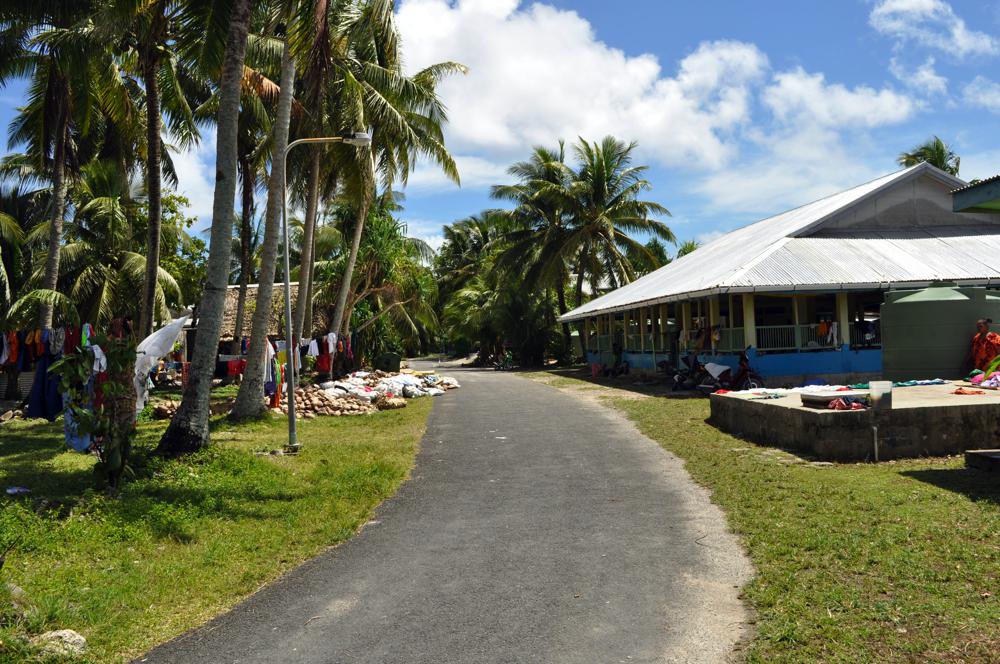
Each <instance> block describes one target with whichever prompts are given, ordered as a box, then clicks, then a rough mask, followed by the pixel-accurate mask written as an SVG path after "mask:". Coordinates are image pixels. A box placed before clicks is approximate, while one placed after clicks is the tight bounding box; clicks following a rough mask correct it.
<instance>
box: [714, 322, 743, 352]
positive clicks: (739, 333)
mask: <svg viewBox="0 0 1000 664" xmlns="http://www.w3.org/2000/svg"><path fill="white" fill-rule="evenodd" d="M745 340H746V334H745V333H744V331H743V328H742V327H734V328H723V329H721V330H719V341H718V342H716V344H715V347H716V348H717V349H718V350H724V351H740V350H743V349H744V348H746V344H745V343H744V341H745Z"/></svg>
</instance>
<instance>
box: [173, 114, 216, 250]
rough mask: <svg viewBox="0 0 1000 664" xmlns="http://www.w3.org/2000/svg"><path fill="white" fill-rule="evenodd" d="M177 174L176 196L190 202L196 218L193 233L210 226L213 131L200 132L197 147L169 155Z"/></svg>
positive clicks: (213, 159) (213, 179)
mask: <svg viewBox="0 0 1000 664" xmlns="http://www.w3.org/2000/svg"><path fill="white" fill-rule="evenodd" d="M170 156H171V157H172V159H173V162H174V170H175V171H177V181H178V182H177V193H179V194H181V195H183V196H185V197H186V198H187V199H188V200H189V201H191V208H190V213H191V215H193V216H195V217H198V221H199V223H198V226H197V228H196V229H195V230H197V231H199V232H201V231H203V230H205V229H206V228H208V227H209V226H211V224H212V203H213V201H214V198H215V128H214V127H212V128H208V129H205V130H204V134H203V135H202V139H201V141H200V142H199V144H198V145H197V146H195V147H193V148H191V149H189V150H183V151H180V152H172V153H171V155H170Z"/></svg>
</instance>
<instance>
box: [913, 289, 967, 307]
mask: <svg viewBox="0 0 1000 664" xmlns="http://www.w3.org/2000/svg"><path fill="white" fill-rule="evenodd" d="M968 301H969V296H968V295H965V294H964V293H961V292H959V291H958V289H955V288H948V287H947V286H945V287H940V286H939V287H931V288H924V289H921V290H918V291H917V292H915V293H913V294H911V295H907V296H905V297H901V298H899V299H898V300H896V302H895V304H909V303H914V302H968Z"/></svg>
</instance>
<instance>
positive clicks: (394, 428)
mask: <svg viewBox="0 0 1000 664" xmlns="http://www.w3.org/2000/svg"><path fill="white" fill-rule="evenodd" d="M430 408H431V399H417V400H414V401H411V402H410V403H409V405H408V407H407V408H405V409H402V410H394V411H385V412H380V413H377V414H374V415H371V416H367V417H340V418H332V417H325V418H316V419H314V420H307V421H303V422H302V423H300V425H299V440H300V442H302V444H303V452H302V453H301V454H300V455H299V456H297V457H285V456H256V455H254V454H253V452H254V451H258V450H264V449H278V448H280V447H281V445H282V443H283V442H284V440H285V437H286V434H287V423H286V421H285V420H278V419H274V420H268V421H261V422H255V423H252V424H247V425H242V426H233V425H230V424H227V423H225V422H224V421H223V420H221V419H217V420H216V421H215V422H214V423H213V424H214V429H213V440H214V441H215V444H214V446H213V447H212V448H210V449H208V450H205V451H203V452H200V453H198V454H195V455H193V456H191V457H188V458H185V459H183V460H180V461H165V460H162V459H157V458H152V457H149V456H148V455H147V454H145V453H144V451H148V450H150V449H152V447H153V446H155V444H156V441H157V440H158V438H159V436H160V434H161V433H162V432H163V430H164V429H165V426H166V425H165V423H163V422H149V423H142V424H141V425H140V430H139V437H138V447H139V449H140V453H139V455H138V458H137V465H138V467H137V473H136V475H137V476H136V478H135V479H133V480H131V481H129V482H127V483H126V484H125V485H124V487H123V489H122V490H121V492H120V495H118V496H115V497H107V496H105V495H104V494H103V493H101V492H95V491H94V490H93V487H94V486H95V477H94V475H93V472H92V468H93V464H94V459H93V457H89V456H85V455H81V454H76V453H71V452H67V451H66V448H65V445H64V443H63V442H62V431H61V421H60V422H58V423H56V424H54V425H52V424H47V423H45V424H36V423H26V422H15V423H10V424H5V425H3V426H2V427H0V487H7V486H10V485H24V486H27V487H30V488H31V490H32V494H31V497H30V498H19V499H9V498H7V497H6V496H2V495H0V551H2V549H3V548H5V543H8V542H12V541H15V540H16V541H18V544H17V545H16V547H15V549H14V551H13V552H12V553H11V554H10V555H8V558H7V564H6V566H5V567H4V568H3V570H2V571H0V588H2V589H3V590H0V592H6V588H5V583H4V582H9V583H13V584H16V585H17V586H20V587H21V588H23V589H24V591H25V592H26V594H27V597H28V602H29V609H28V611H27V613H26V615H20V614H19V615H14V613H13V612H11V611H10V610H9V602H4V598H3V597H2V596H0V661H24V658H26V657H28V656H29V655H30V653H29V652H28V651H27V650H26V649H25V647H24V646H23V645H22V644H21V643H20V642H19V641H18V639H17V638H16V636H17V635H24V634H35V633H39V632H42V631H46V630H49V629H62V628H67V629H74V630H76V631H78V632H80V633H81V634H83V635H84V636H85V637H87V640H88V647H89V653H88V656H87V657H86V658H85V660H84V661H93V662H116V661H123V660H127V659H130V658H132V657H134V656H137V655H139V654H141V653H142V652H144V651H145V650H147V649H148V648H149V647H151V646H153V645H155V644H157V643H159V642H162V641H164V640H166V639H169V638H171V637H173V636H175V635H177V634H180V633H182V632H183V631H185V630H187V629H189V628H191V627H194V626H196V625H198V624H201V623H203V622H204V621H206V620H208V619H209V618H211V617H212V616H214V615H216V614H218V613H220V612H222V611H224V610H225V609H227V608H229V607H231V606H233V605H234V604H235V603H236V602H237V601H238V600H240V599H241V598H243V597H245V596H247V595H248V594H250V593H252V592H254V591H255V590H257V589H258V588H260V587H261V586H262V585H263V584H265V583H267V582H268V581H271V580H273V579H275V578H277V577H278V576H279V575H281V574H282V573H284V572H286V571H288V570H289V569H291V568H293V567H294V566H295V565H297V564H298V563H300V562H302V561H303V560H305V559H307V558H309V557H311V556H313V555H315V554H317V553H318V552H320V551H321V550H322V549H323V548H324V547H327V546H330V545H334V544H337V543H339V542H342V541H343V540H345V539H347V538H349V537H350V536H351V535H352V534H353V533H354V532H355V531H356V529H357V528H358V527H359V526H360V525H361V524H363V523H364V522H365V521H366V520H367V519H368V518H369V516H370V514H371V512H372V510H373V509H374V508H375V506H377V505H378V503H379V502H381V501H382V500H383V499H385V498H387V497H388V496H390V495H391V494H392V493H393V492H394V491H395V490H396V489H397V487H398V486H399V484H400V483H401V482H402V481H403V479H405V477H406V476H407V474H408V472H409V470H410V468H411V467H412V464H413V460H414V457H415V455H416V452H417V448H418V445H419V441H420V437H421V435H422V434H423V431H424V428H425V424H426V420H427V416H428V414H429V412H430ZM3 607H7V611H6V612H4V610H3Z"/></svg>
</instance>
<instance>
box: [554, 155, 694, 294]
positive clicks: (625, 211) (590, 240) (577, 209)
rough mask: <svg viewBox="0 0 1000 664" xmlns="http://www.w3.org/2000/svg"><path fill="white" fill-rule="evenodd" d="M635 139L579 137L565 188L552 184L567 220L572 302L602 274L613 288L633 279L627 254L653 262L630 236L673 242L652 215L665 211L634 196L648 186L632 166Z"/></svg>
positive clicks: (666, 212) (633, 275)
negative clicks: (574, 165)
mask: <svg viewBox="0 0 1000 664" xmlns="http://www.w3.org/2000/svg"><path fill="white" fill-rule="evenodd" d="M635 148H636V144H635V143H624V142H622V141H619V140H618V139H616V138H614V137H613V136H607V137H605V138H604V139H603V140H602V141H601V142H600V143H598V142H596V141H595V142H594V143H589V142H587V141H585V140H584V139H582V138H581V139H580V140H579V141H578V142H577V143H576V145H575V146H574V148H573V151H574V153H575V155H576V157H577V159H578V160H579V161H580V167H579V169H578V170H577V171H576V172H575V173H574V176H573V181H572V183H571V184H570V185H569V186H568V187H563V188H559V187H556V186H553V187H551V193H552V195H553V196H555V197H557V198H559V199H560V200H561V202H562V205H563V206H564V207H565V209H566V214H567V215H569V216H570V218H571V219H572V223H571V231H570V232H569V233H568V234H567V238H566V246H565V249H564V251H565V254H566V255H572V256H575V257H576V272H577V280H576V303H577V306H580V305H581V304H583V283H584V279H585V278H587V277H589V278H590V280H591V283H592V285H593V284H596V283H598V282H599V281H600V280H601V278H602V277H603V278H606V279H607V280H608V281H609V282H610V284H611V286H612V288H617V287H618V286H619V285H620V284H625V283H628V282H630V281H632V280H633V279H634V278H635V270H634V269H633V268H632V263H631V261H629V260H628V256H627V254H628V253H631V254H632V255H633V256H642V257H645V259H646V260H648V261H650V262H653V261H655V257H654V256H653V255H652V254H651V253H650V251H649V250H648V249H647V248H646V247H645V246H643V244H642V243H641V242H639V241H638V240H636V239H634V238H633V237H632V234H636V233H642V234H645V235H651V236H653V237H657V238H659V239H661V240H663V241H665V242H670V243H676V241H677V240H676V238H675V237H674V234H673V232H672V231H671V230H670V228H669V227H668V226H667V225H666V224H664V223H663V222H661V221H657V220H656V219H654V218H653V217H654V216H656V215H669V214H670V212H669V210H667V209H666V208H665V207H663V206H662V205H660V204H659V203H655V202H652V201H644V200H639V198H638V197H639V195H640V194H641V193H642V192H644V191H648V190H649V189H651V188H652V186H651V185H650V183H649V181H648V180H646V179H645V178H643V173H644V172H645V171H646V167H645V166H633V165H632V153H633V151H634V150H635Z"/></svg>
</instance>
